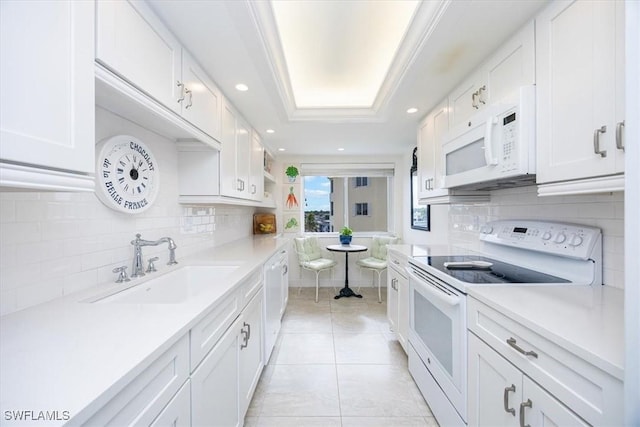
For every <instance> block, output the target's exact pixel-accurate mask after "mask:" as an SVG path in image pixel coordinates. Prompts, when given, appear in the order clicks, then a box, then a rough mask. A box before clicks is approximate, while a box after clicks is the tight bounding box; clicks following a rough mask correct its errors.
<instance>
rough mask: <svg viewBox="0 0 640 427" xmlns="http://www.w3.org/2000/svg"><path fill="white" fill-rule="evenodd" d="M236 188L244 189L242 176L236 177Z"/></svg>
mask: <svg viewBox="0 0 640 427" xmlns="http://www.w3.org/2000/svg"><path fill="white" fill-rule="evenodd" d="M236 190H238V191H242V180H241V179H240V178H238V179H236Z"/></svg>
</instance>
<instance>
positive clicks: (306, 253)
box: [293, 236, 322, 264]
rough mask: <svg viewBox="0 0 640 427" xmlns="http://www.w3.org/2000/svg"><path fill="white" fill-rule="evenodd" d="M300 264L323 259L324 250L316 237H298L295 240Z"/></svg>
mask: <svg viewBox="0 0 640 427" xmlns="http://www.w3.org/2000/svg"><path fill="white" fill-rule="evenodd" d="M293 240H294V242H295V245H296V253H297V254H298V262H299V263H300V264H302V263H305V262H309V261H313V260H316V259H319V258H322V250H321V249H320V245H319V244H318V238H317V237H315V236H308V237H296V238H295V239H293Z"/></svg>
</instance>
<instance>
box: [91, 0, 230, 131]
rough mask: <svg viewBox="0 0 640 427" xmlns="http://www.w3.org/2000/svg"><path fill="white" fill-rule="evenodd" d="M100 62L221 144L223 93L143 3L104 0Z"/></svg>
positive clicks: (101, 1) (98, 19)
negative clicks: (218, 140) (219, 140)
mask: <svg viewBox="0 0 640 427" xmlns="http://www.w3.org/2000/svg"><path fill="white" fill-rule="evenodd" d="M96 4H97V11H96V22H97V24H96V25H97V28H96V34H97V40H96V61H97V62H99V63H100V64H102V65H104V66H105V67H107V68H108V69H109V70H111V71H112V72H113V73H115V74H117V75H118V76H120V77H121V78H122V79H124V80H126V81H127V82H128V83H130V84H131V85H133V86H134V87H136V88H137V89H139V90H140V91H142V92H144V93H145V94H146V95H148V96H150V97H151V98H153V99H155V100H156V101H157V102H159V103H160V104H162V105H163V106H164V107H166V108H168V109H170V110H171V111H173V112H175V113H177V114H179V115H180V116H182V117H183V118H184V119H185V120H187V121H188V122H189V123H190V124H192V125H193V126H196V127H197V128H198V129H200V131H202V132H204V133H205V134H206V135H208V136H210V137H212V138H214V139H216V140H217V139H219V138H220V108H221V99H222V97H221V93H220V91H219V90H218V88H217V87H216V86H215V84H214V83H213V81H212V80H211V79H210V78H209V77H208V76H207V75H206V74H205V73H204V71H203V70H202V69H201V68H200V67H199V66H198V64H197V63H196V61H195V60H194V59H193V58H192V57H191V56H190V55H189V53H188V52H187V50H186V49H184V48H183V47H182V46H181V45H180V43H179V42H178V40H177V39H176V38H175V37H174V36H173V35H172V34H171V33H170V32H169V30H167V29H166V27H165V26H164V25H163V24H162V22H161V21H160V20H159V19H158V18H157V16H156V15H155V14H154V13H153V12H152V11H151V10H150V9H149V7H148V6H147V5H146V4H145V3H144V2H131V1H128V0H127V1H105V0H99V1H98V2H97V3H96Z"/></svg>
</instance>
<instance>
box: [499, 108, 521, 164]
mask: <svg viewBox="0 0 640 427" xmlns="http://www.w3.org/2000/svg"><path fill="white" fill-rule="evenodd" d="M499 124H500V125H501V130H502V132H501V133H502V134H501V141H502V153H501V154H502V161H501V162H500V165H501V168H500V170H501V171H502V172H508V171H511V170H515V169H516V168H517V167H518V153H517V151H516V150H517V145H516V141H517V139H518V117H517V113H516V111H515V109H514V110H511V111H509V112H507V113H506V114H504V115H503V116H501V122H500V123H499Z"/></svg>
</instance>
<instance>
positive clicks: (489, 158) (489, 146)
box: [484, 116, 498, 166]
mask: <svg viewBox="0 0 640 427" xmlns="http://www.w3.org/2000/svg"><path fill="white" fill-rule="evenodd" d="M496 123H497V121H496V119H495V117H493V116H491V117H489V118H488V119H487V127H486V128H485V132H484V159H485V161H486V162H487V166H489V165H497V164H498V160H497V159H496V158H495V157H494V156H493V125H494V124H496Z"/></svg>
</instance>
